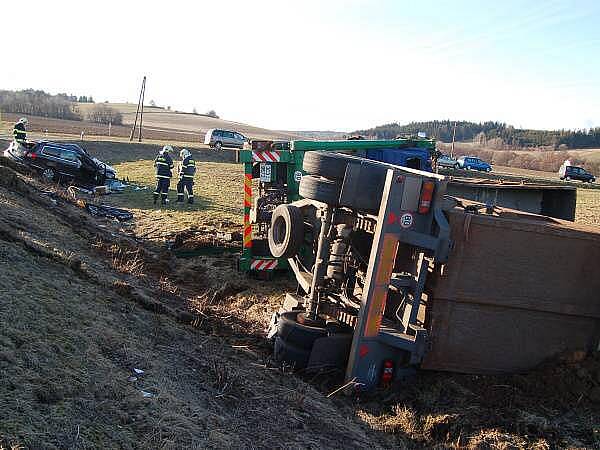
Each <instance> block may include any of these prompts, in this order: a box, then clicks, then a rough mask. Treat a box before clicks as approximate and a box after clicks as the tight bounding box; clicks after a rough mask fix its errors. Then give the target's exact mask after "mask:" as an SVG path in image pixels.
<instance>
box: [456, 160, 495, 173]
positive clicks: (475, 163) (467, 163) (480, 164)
mask: <svg viewBox="0 0 600 450" xmlns="http://www.w3.org/2000/svg"><path fill="white" fill-rule="evenodd" d="M456 161H457V162H458V165H459V166H460V168H461V169H467V170H480V171H482V172H491V171H492V166H491V165H490V164H489V163H487V162H485V161H484V160H482V159H479V158H476V157H475V156H461V157H460V158H458V159H457V160H456Z"/></svg>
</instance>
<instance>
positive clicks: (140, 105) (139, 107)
mask: <svg viewBox="0 0 600 450" xmlns="http://www.w3.org/2000/svg"><path fill="white" fill-rule="evenodd" d="M145 93H146V76H145V75H144V79H143V80H142V89H141V90H140V97H139V100H138V105H137V110H136V112H135V120H134V121H133V127H132V128H131V134H130V135H129V141H130V142H131V141H133V137H134V135H135V129H136V128H137V121H138V116H139V117H140V128H139V135H138V142H142V116H143V115H144V94H145Z"/></svg>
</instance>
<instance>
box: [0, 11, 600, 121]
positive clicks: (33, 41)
mask: <svg viewBox="0 0 600 450" xmlns="http://www.w3.org/2000/svg"><path fill="white" fill-rule="evenodd" d="M2 9H3V17H4V19H5V20H3V21H2V22H3V23H2V31H3V33H2V34H3V40H4V46H3V48H4V58H3V61H4V64H2V66H3V67H2V68H1V69H0V89H23V88H36V89H44V90H46V91H49V92H51V93H57V92H67V93H73V94H76V95H90V94H91V95H92V96H93V97H94V99H95V100H96V101H104V100H109V101H118V102H122V101H130V102H136V101H137V95H138V91H139V87H140V84H141V79H142V76H143V75H147V77H148V81H147V90H146V100H147V102H148V101H149V100H151V99H153V100H155V101H156V102H157V104H159V105H163V106H166V105H170V106H172V107H173V108H176V109H181V110H187V111H191V110H192V108H194V107H195V108H197V109H198V111H199V112H205V111H207V110H209V109H213V108H214V109H215V110H216V111H217V113H218V114H219V115H221V117H223V118H225V119H229V120H236V121H240V122H246V123H250V124H253V125H258V126H263V127H267V128H272V129H286V130H325V129H333V130H340V131H351V130H355V129H359V128H367V127H371V126H374V125H379V124H383V123H389V122H396V121H399V122H402V123H405V122H409V121H413V120H430V119H446V118H450V119H464V120H474V121H484V120H499V121H504V122H508V123H510V124H513V125H515V126H522V127H531V128H587V127H591V126H600V1H599V0H581V1H577V0H574V1H562V0H556V1H534V0H531V1H516V0H503V1H494V2H492V1H485V0H480V1H461V0H454V1H444V0H441V1H426V0H420V1H414V0H381V1H378V0H372V1H362V0H349V1H341V0H340V1H338V0H321V1H314V0H301V1H286V0H276V1H261V0H239V1H235V0H220V1H200V0H198V1H189V2H185V1H179V0H170V1H160V2H157V1H139V2H138V1H127V0H121V1H113V0H103V1H95V2H91V1H81V0H80V1H65V0H53V1H32V0H30V1H26V2H8V3H6V2H5V3H4V4H3V6H2ZM11 61H14V62H11ZM18 62H22V64H21V63H18Z"/></svg>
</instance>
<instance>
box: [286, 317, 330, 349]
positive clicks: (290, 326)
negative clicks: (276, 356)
mask: <svg viewBox="0 0 600 450" xmlns="http://www.w3.org/2000/svg"><path fill="white" fill-rule="evenodd" d="M298 314H299V311H290V312H284V313H283V314H281V316H279V321H278V322H277V336H279V337H280V338H281V339H282V340H284V341H285V342H286V343H289V344H291V345H293V346H295V347H298V348H301V349H304V350H310V349H312V347H313V344H314V342H315V341H316V340H317V339H318V338H320V337H324V336H327V329H326V328H321V327H312V326H309V325H304V324H301V323H298V321H297V318H298Z"/></svg>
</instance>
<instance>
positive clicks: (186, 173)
mask: <svg viewBox="0 0 600 450" xmlns="http://www.w3.org/2000/svg"><path fill="white" fill-rule="evenodd" d="M195 174H196V162H195V161H194V159H193V158H192V157H191V156H188V157H187V158H185V159H184V160H183V161H182V162H181V169H180V170H179V178H180V179H182V180H193V179H194V175H195Z"/></svg>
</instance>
